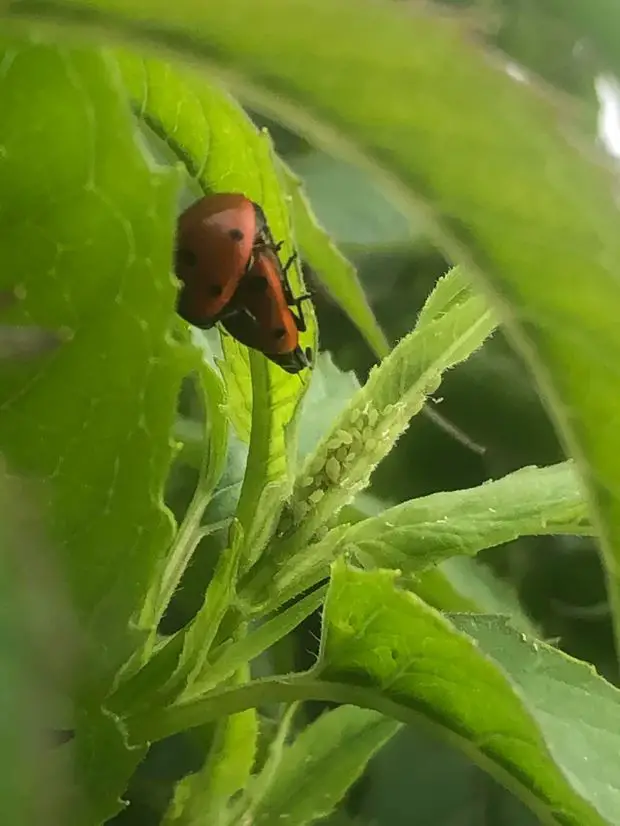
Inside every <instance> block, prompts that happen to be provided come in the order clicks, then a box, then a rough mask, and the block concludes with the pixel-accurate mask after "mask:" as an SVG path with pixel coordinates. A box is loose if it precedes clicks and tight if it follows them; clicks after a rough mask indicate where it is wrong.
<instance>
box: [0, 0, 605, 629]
mask: <svg viewBox="0 0 620 826" xmlns="http://www.w3.org/2000/svg"><path fill="white" fill-rule="evenodd" d="M573 5H574V6H575V8H577V6H576V5H575V4H573ZM3 6H4V9H5V10H7V11H8V12H9V13H12V14H15V15H21V16H26V15H28V14H37V13H38V14H43V13H44V12H45V13H47V15H50V16H53V17H54V18H61V19H65V20H71V19H76V18H77V19H78V20H80V22H84V19H83V18H84V16H85V11H84V10H85V9H87V10H88V14H87V15H86V17H87V19H88V16H89V15H90V19H91V21H92V22H94V23H95V24H101V23H105V24H106V25H108V26H114V27H115V28H124V29H125V31H128V30H130V29H131V31H132V32H134V36H135V33H136V32H140V33H142V34H143V35H144V36H145V37H146V36H150V37H151V38H153V39H155V38H156V39H157V40H158V41H159V42H161V43H163V44H165V45H167V46H176V48H179V49H181V50H183V49H185V50H187V51H190V50H191V51H192V53H199V54H202V55H203V57H211V58H214V59H217V61H218V62H219V64H220V65H224V66H230V65H232V66H234V68H235V69H236V75H234V76H233V75H231V74H229V75H228V78H229V79H230V80H232V81H234V80H235V78H236V79H237V80H238V79H239V76H240V75H241V77H243V73H245V74H246V75H248V76H249V77H251V78H254V79H255V80H260V82H261V83H262V88H261V89H260V93H259V92H258V91H257V92H256V97H257V99H258V98H259V97H260V96H262V97H263V98H265V97H267V96H269V95H271V100H272V103H273V102H274V101H275V102H277V103H278V104H279V111H280V113H281V115H282V117H284V116H286V117H287V118H288V121H289V123H291V124H294V125H295V126H297V127H298V128H303V129H304V130H305V131H306V132H307V133H308V134H310V135H313V134H316V135H317V136H319V134H320V135H321V136H322V137H323V139H324V143H325V144H328V143H331V145H332V146H333V147H334V148H336V147H338V148H339V149H341V150H342V149H343V141H342V138H341V137H340V135H344V136H346V137H348V138H350V139H352V141H354V142H355V144H356V147H357V148H359V149H361V150H362V152H364V151H365V152H367V153H368V154H369V155H371V156H374V157H375V158H376V159H378V160H379V161H380V162H381V163H382V165H383V169H384V170H385V171H386V172H387V173H388V175H387V176H386V178H388V179H389V180H390V181H391V182H392V184H393V183H394V180H393V178H391V177H390V176H395V177H396V178H397V179H399V181H400V184H399V185H396V186H395V187H394V188H395V189H398V191H399V192H400V194H401V196H402V202H403V203H405V202H406V201H407V200H408V199H409V198H410V196H409V192H416V193H417V194H418V195H421V196H423V197H424V198H425V199H426V200H427V201H428V202H429V204H430V206H431V210H432V214H433V216H434V218H435V221H436V226H437V229H438V231H439V233H440V234H441V238H442V242H443V245H444V247H445V249H446V250H447V251H448V253H450V254H451V255H453V256H454V257H456V258H458V256H459V253H461V252H462V251H463V250H466V251H467V256H468V260H471V261H473V262H474V263H475V264H476V265H477V268H478V270H479V271H480V273H481V274H482V276H483V277H484V284H485V285H486V286H487V287H488V289H489V290H490V292H491V293H492V295H493V297H494V298H495V300H496V302H497V306H498V307H500V308H501V310H502V317H503V320H504V321H505V322H506V325H507V332H508V333H509V335H510V337H511V339H512V341H513V343H514V344H515V346H516V347H517V348H518V349H519V351H520V353H521V354H522V356H523V358H524V360H525V361H526V362H527V364H528V365H529V367H530V369H531V371H532V372H533V374H534V376H535V378H536V380H537V383H538V386H539V389H540V391H541V393H542V395H543V396H544V398H545V400H546V402H547V403H548V404H549V407H550V408H551V411H552V414H553V417H554V420H555V423H556V425H557V426H558V428H559V429H560V431H561V433H562V437H563V439H564V441H565V442H566V444H567V445H568V447H569V450H570V452H571V453H572V454H573V456H574V457H575V458H576V460H577V461H578V462H579V466H580V471H581V473H582V474H583V477H584V479H585V481H586V482H587V485H588V493H589V496H590V497H591V498H592V501H593V504H594V505H595V514H594V516H595V518H596V520H597V521H598V522H599V523H600V526H601V531H600V533H601V544H602V552H603V557H604V561H605V564H606V567H607V570H608V574H609V577H608V581H609V587H610V597H611V604H612V609H613V612H614V623H615V624H616V625H617V626H619V627H620V582H619V581H618V573H617V572H618V570H620V565H619V562H618V558H619V557H618V553H619V552H618V550H617V549H618V548H620V492H619V491H620V482H619V480H620V430H619V429H618V427H617V424H616V423H617V421H618V419H619V418H620V397H619V396H618V394H617V393H615V391H614V389H613V388H614V387H615V385H616V383H617V365H618V364H619V363H620V328H619V326H618V323H617V319H618V315H619V312H620V283H619V282H618V278H617V261H618V260H620V236H619V234H618V231H617V226H618V208H617V198H616V192H615V188H614V183H613V180H614V176H613V174H610V170H609V168H608V166H607V165H606V164H605V163H601V162H600V161H601V158H600V157H598V156H596V154H595V152H594V151H591V149H590V143H589V142H583V141H582V140H581V137H580V136H579V134H577V132H576V125H575V123H574V122H570V121H568V120H567V119H566V118H564V117H563V116H562V115H561V114H560V113H559V112H558V111H556V110H553V109H552V108H551V107H550V105H549V103H548V101H547V99H546V98H545V97H544V96H539V95H537V94H536V92H535V90H532V89H530V88H529V87H528V86H527V84H522V83H519V82H517V81H515V80H514V78H512V77H511V76H510V75H509V74H508V73H507V72H506V71H505V69H504V67H503V65H502V64H501V61H499V62H498V64H497V65H493V64H492V63H491V62H490V61H489V60H488V56H487V55H486V53H485V52H484V51H483V50H481V49H479V48H477V45H476V42H475V39H474V38H471V37H468V36H466V35H464V34H463V30H462V29H461V28H460V27H459V23H458V21H457V20H450V19H445V18H444V19H440V18H439V17H437V16H433V15H431V14H425V13H424V12H420V13H413V12H412V11H411V9H410V8H408V6H407V4H396V3H381V4H377V3H364V4H363V5H362V6H360V4H359V2H358V1H357V0H296V1H295V3H290V2H289V0H264V2H262V3H261V7H260V14H258V13H257V11H256V4H255V2H254V0H231V1H230V2H228V3H226V4H225V5H224V6H222V4H204V3H197V2H192V0H185V2H182V0H181V2H178V3H175V4H162V3H160V4H159V5H158V9H157V13H158V26H157V28H156V30H154V28H153V26H152V25H150V26H149V25H147V24H148V23H149V21H151V20H152V15H153V8H152V6H151V4H150V3H146V2H145V0H98V2H94V0H89V2H88V4H85V2H84V0H55V2H53V3H52V2H49V3H48V2H45V0H3ZM565 7H566V4H564V6H563V8H565ZM589 8H590V7H589V6H588V9H589ZM93 10H96V11H93ZM594 10H595V12H594V13H593V12H592V11H589V12H584V11H583V10H581V11H578V12H576V13H575V12H574V10H573V13H574V14H577V18H576V19H578V20H579V21H583V25H584V28H585V27H587V29H589V30H590V31H592V32H593V33H594V36H595V37H596V39H597V41H598V42H599V43H600V44H602V45H603V46H604V48H605V50H606V53H607V54H608V55H611V56H612V57H614V60H615V56H616V55H617V51H618V47H617V43H616V41H615V39H614V37H615V34H614V33H615V30H616V28H617V26H616V25H615V24H616V23H617V20H618V11H617V7H616V6H615V5H614V4H613V3H610V2H609V0H607V2H605V0H597V2H596V5H595V6H594ZM299 20H303V25H302V26H300V25H299V22H298V21H299ZM130 23H131V25H130ZM587 29H586V30H587ZM181 32H182V33H183V36H181ZM266 43H269V48H265V44H266ZM412 44H414V46H413V47H412ZM239 85H243V83H240V84H239ZM246 86H247V84H246ZM285 93H286V95H288V97H289V98H290V99H292V100H294V101H296V102H297V104H298V105H297V107H295V106H291V105H289V103H288V101H287V100H286V99H284V94H285ZM299 104H303V106H301V105H299ZM405 104H406V105H405ZM464 110H466V111H467V117H466V118H464V117H458V116H457V114H456V113H459V112H462V111H464ZM316 118H321V119H322V120H323V121H328V122H331V123H332V124H333V125H334V126H336V127H337V128H338V130H339V133H340V134H339V135H338V136H336V134H335V130H334V131H332V132H330V131H329V130H328V129H325V128H322V127H321V126H320V125H319V124H318V122H317V120H315V119H316ZM344 148H345V149H348V150H349V153H350V155H351V156H355V157H357V158H359V157H360V154H361V153H360V154H357V153H356V150H355V149H352V148H351V147H350V146H348V147H347V146H346V145H345V147H344ZM405 188H408V190H409V191H406V190H405ZM576 193H579V196H578V197H577V196H576ZM413 212H414V210H413V209H412V214H413ZM584 387H587V392H584ZM619 634H620V632H619Z"/></svg>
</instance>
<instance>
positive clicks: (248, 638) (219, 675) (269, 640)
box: [183, 588, 326, 700]
mask: <svg viewBox="0 0 620 826" xmlns="http://www.w3.org/2000/svg"><path fill="white" fill-rule="evenodd" d="M325 592H326V589H325V588H317V589H316V591H313V592H312V593H311V594H308V596H306V597H303V598H302V599H300V600H298V601H297V602H294V603H293V604H292V605H291V606H289V607H288V608H285V609H283V610H282V611H279V612H278V613H277V614H276V615H275V616H274V617H271V618H270V619H268V620H266V621H265V622H262V623H261V624H260V625H259V626H258V627H257V628H255V629H253V630H251V631H250V632H249V633H248V634H247V635H243V636H242V637H241V638H240V639H239V640H234V641H232V642H229V643H228V644H223V645H222V646H221V647H220V648H217V649H215V650H214V651H213V652H212V653H211V655H210V657H209V662H208V663H207V664H206V665H205V667H204V669H203V670H202V672H201V673H200V675H199V676H198V677H197V678H196V680H195V682H194V683H193V684H192V685H191V686H190V687H189V688H188V690H187V691H186V692H185V694H184V697H183V699H184V700H189V699H191V698H192V697H195V696H197V695H199V694H204V693H205V691H207V690H208V689H211V688H214V687H215V686H217V685H219V684H221V683H224V682H225V681H226V680H227V679H228V678H229V677H230V676H231V675H232V674H234V673H235V671H237V670H238V669H239V668H241V667H242V666H244V665H247V663H251V662H252V660H255V659H256V658H257V657H258V656H259V655H260V654H262V653H263V652H264V651H267V649H268V648H271V646H272V645H275V643H276V642H278V641H279V640H281V639H282V638H283V637H285V636H286V635H287V634H289V633H290V632H291V631H293V630H294V629H295V628H297V626H298V625H300V623H301V622H303V620H305V619H307V618H308V617H309V616H310V615H311V614H312V613H314V611H316V610H317V609H319V608H320V607H321V605H322V604H323V600H324V599H325Z"/></svg>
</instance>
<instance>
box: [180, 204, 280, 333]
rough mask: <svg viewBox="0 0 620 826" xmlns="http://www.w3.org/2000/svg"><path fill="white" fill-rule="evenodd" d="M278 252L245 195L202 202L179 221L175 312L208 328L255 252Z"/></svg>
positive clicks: (261, 215) (261, 216)
mask: <svg viewBox="0 0 620 826" xmlns="http://www.w3.org/2000/svg"><path fill="white" fill-rule="evenodd" d="M266 245H271V246H273V247H274V249H277V247H276V246H275V244H274V243H273V239H272V237H271V233H270V232H269V229H268V227H267V220H266V218H265V213H264V212H263V210H262V209H261V208H260V206H258V204H255V203H254V202H253V201H250V200H249V199H248V198H246V197H245V196H244V195H240V194H235V193H222V194H219V195H210V196H207V197H205V198H201V199H200V200H199V201H196V203H194V204H192V205H191V206H190V207H188V209H186V210H185V212H183V214H182V215H181V217H180V218H179V221H178V229H177V240H176V250H175V272H176V275H177V277H178V278H179V280H180V281H181V282H182V284H181V289H180V291H179V296H178V299H177V312H178V313H179V315H180V316H181V318H184V319H185V321H188V322H189V323H190V324H192V325H193V326H194V327H200V328H201V329H208V328H209V327H212V326H213V325H214V324H215V323H216V322H217V321H218V320H219V318H220V317H221V315H222V313H223V312H224V311H225V308H226V306H227V305H228V303H229V302H230V300H231V298H232V297H233V295H234V294H235V291H236V289H237V287H238V285H239V282H240V281H241V279H242V277H243V276H244V274H245V273H246V271H247V270H248V268H249V266H250V264H251V263H252V259H253V253H254V250H255V249H257V248H261V247H263V246H266Z"/></svg>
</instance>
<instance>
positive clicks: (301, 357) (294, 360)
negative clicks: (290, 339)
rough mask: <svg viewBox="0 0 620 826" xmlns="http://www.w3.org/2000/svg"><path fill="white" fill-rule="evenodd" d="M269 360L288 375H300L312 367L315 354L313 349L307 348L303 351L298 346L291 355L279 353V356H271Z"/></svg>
mask: <svg viewBox="0 0 620 826" xmlns="http://www.w3.org/2000/svg"><path fill="white" fill-rule="evenodd" d="M269 358H270V359H271V361H273V362H275V363H276V364H277V365H279V366H280V367H281V368H282V369H283V370H286V372H287V373H300V372H301V371H302V370H305V369H306V367H312V362H313V352H312V347H306V349H305V350H303V349H302V348H301V347H299V346H298V347H295V349H294V350H291V351H290V352H289V353H278V354H277V355H270V356H269Z"/></svg>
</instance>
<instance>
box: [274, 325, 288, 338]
mask: <svg viewBox="0 0 620 826" xmlns="http://www.w3.org/2000/svg"><path fill="white" fill-rule="evenodd" d="M273 335H274V338H282V337H283V336H285V335H286V330H285V329H284V327H276V329H275V330H274V331H273Z"/></svg>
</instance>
